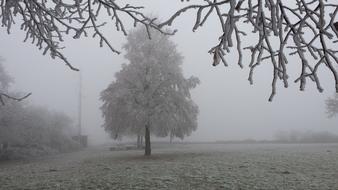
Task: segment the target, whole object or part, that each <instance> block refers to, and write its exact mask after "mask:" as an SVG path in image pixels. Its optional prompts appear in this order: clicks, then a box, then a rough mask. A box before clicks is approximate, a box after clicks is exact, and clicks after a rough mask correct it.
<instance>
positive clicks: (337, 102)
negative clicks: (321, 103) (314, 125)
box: [325, 94, 338, 118]
mask: <svg viewBox="0 0 338 190" xmlns="http://www.w3.org/2000/svg"><path fill="white" fill-rule="evenodd" d="M325 103H326V114H327V116H328V117H329V118H332V117H334V116H336V115H337V114H338V94H335V95H334V97H332V98H328V99H327V100H326V101H325Z"/></svg>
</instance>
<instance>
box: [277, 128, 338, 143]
mask: <svg viewBox="0 0 338 190" xmlns="http://www.w3.org/2000/svg"><path fill="white" fill-rule="evenodd" d="M275 140H276V141H279V142H286V143H338V135H337V134H334V133H330V132H327V131H317V132H315V131H295V130H292V131H279V132H278V133H277V134H276V135H275Z"/></svg>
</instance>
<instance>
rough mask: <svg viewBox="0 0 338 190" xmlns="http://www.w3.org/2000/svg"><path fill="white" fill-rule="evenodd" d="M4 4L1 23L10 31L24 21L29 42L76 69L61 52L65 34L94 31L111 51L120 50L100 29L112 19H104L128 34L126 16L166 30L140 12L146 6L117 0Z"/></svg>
mask: <svg viewBox="0 0 338 190" xmlns="http://www.w3.org/2000/svg"><path fill="white" fill-rule="evenodd" d="M121 4H123V5H121ZM0 6H1V9H0V20H1V24H2V26H3V27H6V28H7V32H8V33H10V31H11V28H12V25H13V24H15V23H18V24H20V25H21V26H20V28H21V30H23V31H25V32H26V37H25V41H27V40H29V39H30V40H31V42H32V43H33V44H35V45H36V46H38V48H39V49H42V50H43V54H46V53H47V52H49V53H50V55H51V57H52V58H55V57H58V58H60V59H62V60H63V61H64V62H65V63H66V65H67V66H68V67H70V68H71V69H72V70H76V71H77V70H78V69H77V68H75V67H74V66H73V65H71V63H70V62H69V61H68V60H67V58H66V57H65V56H64V55H63V54H62V53H61V51H60V50H62V49H63V48H64V47H63V46H62V45H61V43H62V42H63V39H64V36H65V35H72V36H73V38H74V39H78V38H81V37H83V36H88V35H89V31H90V30H92V31H93V34H92V36H93V37H98V39H99V44H100V47H102V46H103V45H104V44H105V45H107V46H108V47H109V48H110V50H111V51H113V52H115V53H117V54H119V53H120V52H119V51H118V50H116V49H115V48H114V47H113V46H112V45H111V43H110V42H109V40H108V39H107V38H106V37H105V35H104V34H103V33H102V32H101V30H100V28H101V27H102V26H104V25H106V24H107V21H109V19H104V18H110V19H111V23H112V24H113V25H114V26H115V28H116V30H117V31H120V32H122V33H123V34H125V35H127V32H126V27H125V24H124V22H125V21H124V20H122V19H121V17H122V16H125V15H126V16H127V17H128V18H129V19H130V20H131V21H133V23H134V26H136V25H137V24H141V25H143V26H144V27H145V28H146V30H147V31H149V29H150V28H154V29H156V30H158V31H161V32H163V33H165V32H164V31H162V30H161V29H160V28H159V27H158V26H157V25H156V24H155V23H154V21H155V20H156V19H155V18H149V17H147V16H145V15H144V14H143V13H142V12H140V10H141V9H143V7H140V6H132V5H129V4H125V3H117V2H116V1H115V0H74V1H66V0H53V1H47V0H0ZM109 23H110V22H109ZM166 34H169V33H166Z"/></svg>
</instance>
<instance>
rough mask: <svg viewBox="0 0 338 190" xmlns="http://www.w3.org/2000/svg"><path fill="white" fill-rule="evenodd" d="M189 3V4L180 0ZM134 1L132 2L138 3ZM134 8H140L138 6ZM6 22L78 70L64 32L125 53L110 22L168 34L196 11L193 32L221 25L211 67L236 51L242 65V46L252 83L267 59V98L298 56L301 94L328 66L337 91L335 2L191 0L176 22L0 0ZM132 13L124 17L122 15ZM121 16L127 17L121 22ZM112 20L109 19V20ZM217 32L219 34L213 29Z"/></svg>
mask: <svg viewBox="0 0 338 190" xmlns="http://www.w3.org/2000/svg"><path fill="white" fill-rule="evenodd" d="M181 1H182V2H185V3H188V2H189V0H181ZM133 3H134V2H133ZM135 4H136V3H135ZM0 6H1V7H0V20H1V23H2V26H3V27H6V28H7V30H8V33H9V32H10V30H11V28H12V25H13V24H15V23H18V24H19V25H20V26H21V29H22V30H24V31H25V32H26V37H25V41H27V40H28V39H31V40H32V42H33V43H34V44H36V45H37V46H38V48H40V49H43V52H44V54H46V53H47V52H49V53H50V54H51V57H52V58H55V57H58V58H60V59H62V60H63V61H64V62H65V63H66V65H68V66H69V67H70V68H71V69H73V70H77V69H76V68H75V67H73V66H72V65H71V64H70V62H69V61H68V60H67V59H66V57H65V56H64V55H63V54H62V53H61V52H60V50H61V49H62V48H63V47H62V45H61V43H62V42H63V39H64V36H65V35H71V36H73V37H74V38H81V37H83V36H87V35H89V34H90V31H92V33H93V37H98V38H99V42H100V46H103V45H104V44H106V45H107V46H108V47H109V48H110V49H111V50H112V51H113V52H116V53H120V52H119V51H117V50H116V49H114V48H113V46H112V45H111V44H110V43H109V40H108V39H107V38H106V37H105V35H104V33H103V32H102V31H101V27H102V26H104V25H105V24H106V23H107V22H106V21H107V19H106V18H107V16H108V18H111V21H110V23H111V24H113V25H114V26H115V27H116V30H117V31H121V32H122V33H124V34H125V35H126V34H127V32H126V27H125V24H124V23H125V22H126V20H128V19H129V20H131V21H133V22H134V25H136V24H140V25H143V26H144V28H145V29H146V31H148V32H149V30H150V29H155V30H157V31H161V32H162V33H167V34H173V33H174V32H170V33H168V32H166V31H165V30H164V29H163V28H164V27H165V26H170V25H171V24H172V23H173V22H174V21H175V20H176V19H177V18H178V17H179V16H181V15H182V13H184V12H186V11H190V10H197V12H196V21H195V24H194V26H193V31H196V30H197V29H198V28H200V27H202V26H203V25H205V23H206V22H207V21H208V20H209V19H211V18H212V19H215V20H217V21H219V23H220V25H219V26H220V28H221V29H222V32H221V33H220V34H219V35H218V36H215V37H214V38H216V39H218V41H219V43H218V44H216V45H215V46H214V47H212V48H211V49H210V51H209V53H211V54H212V55H213V65H217V64H219V63H220V62H223V63H224V65H228V62H227V60H226V55H227V54H229V53H230V50H231V49H232V48H234V49H236V51H237V52H238V57H239V58H238V64H239V65H240V67H243V63H242V61H243V59H242V58H243V52H242V51H243V49H245V50H249V53H250V54H251V61H250V63H249V67H250V74H249V81H250V83H253V73H254V70H255V69H256V68H257V66H259V65H260V64H261V63H263V62H267V63H269V64H271V66H272V67H273V70H272V73H271V74H272V77H273V80H272V92H271V95H270V98H269V101H272V99H273V97H274V95H275V94H276V88H277V87H276V86H277V81H278V80H281V81H282V83H283V85H284V87H288V86H289V81H288V79H289V78H290V77H289V71H288V70H287V69H288V62H289V61H290V60H291V56H297V61H296V63H297V64H299V68H300V69H299V76H298V77H297V78H296V80H295V82H296V83H297V82H299V84H300V90H304V89H305V85H306V81H307V79H310V81H313V82H314V83H315V84H316V86H317V88H318V90H319V91H320V92H321V91H323V88H322V86H321V84H320V80H319V78H318V76H317V71H318V69H319V68H320V66H324V67H326V68H328V70H329V71H330V72H331V74H332V75H333V80H334V81H335V86H336V91H337V92H338V74H337V68H336V67H335V65H336V64H337V62H338V57H337V56H336V54H337V50H336V49H334V48H332V46H334V43H336V42H337V37H338V21H337V13H338V4H337V2H336V0H326V1H324V0H318V1H314V0H295V1H282V0H204V1H198V2H197V1H190V2H189V5H187V6H186V7H183V8H181V9H179V10H178V11H177V12H175V13H174V14H173V15H172V17H170V18H169V19H168V20H167V21H164V22H162V23H156V22H155V20H156V18H149V17H147V16H145V15H144V14H143V12H142V10H143V7H142V6H134V5H131V4H127V3H123V1H115V0H75V1H66V0H54V1H47V0H0ZM124 16H126V17H124ZM122 18H123V19H122ZM108 23H109V22H108ZM211 30H214V29H211ZM249 33H254V34H255V35H256V37H257V40H256V41H254V40H252V39H254V38H253V37H252V36H251V35H249V38H250V40H247V41H246V40H245V41H246V42H249V44H245V45H246V46H247V47H244V48H243V47H242V44H241V42H242V41H243V39H242V38H243V37H244V36H246V35H247V34H249Z"/></svg>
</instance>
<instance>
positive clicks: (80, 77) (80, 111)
mask: <svg viewBox="0 0 338 190" xmlns="http://www.w3.org/2000/svg"><path fill="white" fill-rule="evenodd" d="M79 75H80V76H79V108H78V124H79V126H78V127H79V128H78V135H79V137H81V133H82V129H81V127H82V126H81V125H82V71H81V69H80V71H79Z"/></svg>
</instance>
